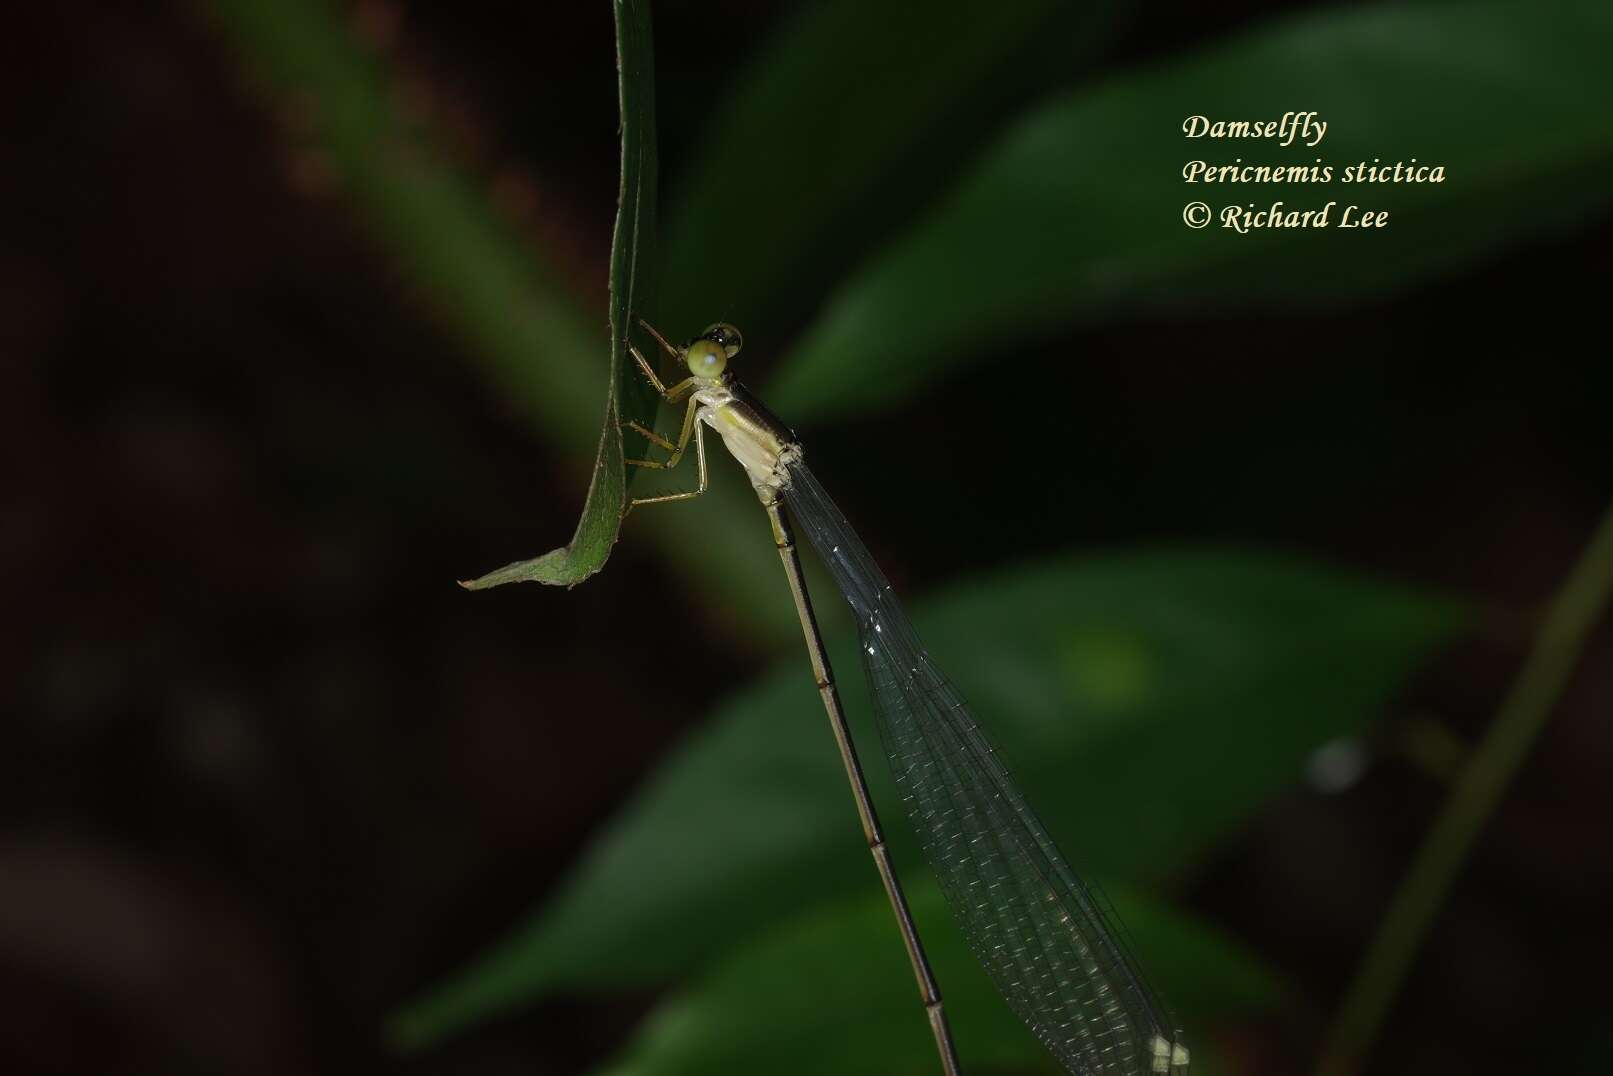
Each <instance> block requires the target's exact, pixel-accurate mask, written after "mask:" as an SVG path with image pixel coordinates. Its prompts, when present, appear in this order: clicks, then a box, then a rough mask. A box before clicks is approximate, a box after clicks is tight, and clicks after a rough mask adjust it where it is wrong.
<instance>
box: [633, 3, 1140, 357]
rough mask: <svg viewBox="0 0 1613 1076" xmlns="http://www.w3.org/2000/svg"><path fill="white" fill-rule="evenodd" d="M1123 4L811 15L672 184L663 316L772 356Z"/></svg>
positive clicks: (1078, 62) (754, 66) (736, 98)
mask: <svg viewBox="0 0 1613 1076" xmlns="http://www.w3.org/2000/svg"><path fill="white" fill-rule="evenodd" d="M1124 6H1125V5H1121V4H1119V3H1118V2H1115V0H1105V2H1101V3H1083V4H1076V5H1071V4H1068V3H1063V2H1061V0H1001V2H998V3H991V4H960V5H952V6H950V7H944V6H943V7H927V8H925V9H924V11H923V13H922V14H921V15H915V13H914V9H913V8H912V7H911V6H910V5H906V4H895V3H889V2H883V3H869V2H868V0H829V2H826V3H817V4H809V5H806V6H805V7H803V8H802V10H801V12H800V13H799V15H797V16H796V17H795V18H793V19H792V20H790V21H789V22H787V23H786V24H785V25H784V27H783V29H781V30H780V32H778V33H777V34H776V35H775V36H774V38H773V39H772V41H770V42H769V43H768V45H767V46H766V48H765V49H764V50H762V51H761V53H760V54H759V55H758V56H757V57H756V58H755V60H754V62H752V63H751V64H750V65H749V66H748V67H747V69H746V70H745V72H744V73H743V75H741V77H740V78H739V79H738V80H737V83H736V85H735V86H734V88H733V90H732V91H731V92H730V93H729V94H728V96H727V98H726V101H725V103H724V104H723V105H722V107H721V108H720V109H719V110H718V112H717V114H716V116H715V117H714V119H713V120H712V122H711V123H710V125H709V130H708V131H706V132H704V133H703V134H702V136H701V139H700V143H699V146H698V151H697V152H695V153H693V154H691V157H690V164H689V168H688V171H687V173H686V174H685V175H684V176H683V177H682V180H681V182H679V183H678V184H677V188H676V192H675V197H674V198H673V199H672V201H671V203H670V208H669V211H668V213H667V243H666V253H667V259H666V266H667V270H668V271H667V273H666V274H665V277H664V279H665V284H664V288H663V292H664V294H663V299H664V300H665V301H664V302H663V304H662V307H661V309H662V312H663V314H662V316H663V317H665V318H666V319H667V320H668V321H669V322H672V323H680V322H685V321H687V322H689V323H690V324H692V325H703V324H705V323H707V322H710V321H714V320H716V319H717V318H718V317H722V318H724V319H726V320H731V321H736V322H739V323H740V325H741V327H743V328H744V329H746V331H747V332H748V333H750V334H751V336H752V338H753V339H756V340H761V339H763V334H764V333H770V332H772V331H773V330H775V329H776V328H777V327H779V325H780V324H781V323H782V322H784V321H787V320H788V319H789V317H790V316H791V315H795V316H799V314H800V313H804V312H805V310H806V309H807V308H809V305H810V304H811V303H813V302H815V301H816V300H817V298H818V296H820V295H821V294H822V291H823V289H825V288H827V287H828V286H829V285H830V284H831V283H832V282H833V281H834V280H836V279H838V278H839V277H840V276H841V275H842V274H843V273H845V272H846V271H848V270H849V269H850V268H852V266H854V265H855V264H856V261H857V260H858V259H860V258H861V257H862V256H863V255H864V254H866V252H867V251H868V250H870V249H877V248H878V246H879V245H880V244H881V243H882V242H883V241H884V240H885V239H886V238H887V237H889V236H890V235H892V234H893V233H894V232H895V230H896V229H898V228H900V227H901V226H902V225H903V224H905V223H906V222H907V221H908V220H910V219H911V218H912V217H913V215H914V214H916V213H918V212H920V211H921V210H922V209H923V208H924V206H925V205H926V204H927V203H928V202H929V201H930V199H931V198H933V197H934V195H935V194H936V193H938V192H939V191H940V190H942V189H944V188H945V186H946V184H947V183H948V181H949V180H950V179H951V178H952V177H953V176H954V175H955V174H956V172H957V171H958V169H959V168H961V167H963V166H964V165H965V164H966V163H967V162H968V161H969V160H970V159H971V158H972V156H973V153H974V152H975V150H976V149H977V148H978V145H979V144H980V142H981V141H982V140H983V139H986V138H988V137H990V135H991V132H992V130H993V128H994V127H995V126H996V124H997V123H999V122H1000V121H1001V119H1002V117H1003V116H1004V115H1005V114H1008V113H1009V112H1011V111H1012V110H1013V109H1015V108H1017V107H1019V105H1020V103H1021V102H1022V101H1023V100H1024V99H1026V98H1027V97H1028V96H1029V95H1031V94H1032V93H1035V92H1039V91H1044V90H1045V88H1046V87H1047V86H1048V85H1049V84H1052V83H1055V82H1059V81H1063V80H1067V79H1069V78H1071V77H1072V76H1073V75H1074V74H1075V73H1077V72H1079V71H1080V69H1081V66H1082V62H1083V61H1084V59H1085V58H1086V56H1088V55H1089V54H1090V53H1091V52H1093V51H1095V50H1096V49H1097V48H1099V47H1101V45H1102V44H1103V43H1104V42H1106V41H1107V40H1109V39H1110V38H1111V37H1112V36H1113V33H1114V29H1113V24H1114V23H1115V22H1116V21H1117V20H1116V18H1115V14H1114V12H1115V9H1117V8H1121V7H1124ZM725 59H726V57H722V56H718V57H715V60H716V62H718V63H721V62H723V61H724V60H725ZM714 253H715V254H716V255H717V257H713V254H714Z"/></svg>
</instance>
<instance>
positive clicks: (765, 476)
mask: <svg viewBox="0 0 1613 1076" xmlns="http://www.w3.org/2000/svg"><path fill="white" fill-rule="evenodd" d="M639 324H641V325H643V326H644V329H645V331H647V332H648V333H649V334H650V335H651V336H653V337H654V338H655V340H656V342H657V343H658V344H660V346H661V347H662V348H663V349H664V350H665V351H666V352H667V354H669V355H671V356H672V357H673V358H674V359H676V360H677V361H678V362H679V363H680V364H681V365H682V366H683V367H684V368H685V369H687V371H688V376H687V377H685V378H684V379H683V380H681V381H678V382H677V383H676V384H674V385H673V386H672V387H671V388H667V387H666V386H665V385H664V384H662V382H661V379H660V378H659V377H657V376H656V373H655V370H654V368H653V367H652V366H651V365H650V363H649V362H648V361H647V360H646V359H645V358H644V355H643V354H642V353H641V352H640V351H639V350H638V349H637V348H635V347H632V345H629V348H630V349H631V351H632V354H633V358H634V359H636V360H637V361H638V365H639V367H640V368H641V369H642V370H643V372H644V376H645V377H646V378H648V379H649V381H650V384H652V385H653V386H654V387H655V390H656V392H658V393H660V395H661V397H662V398H663V399H665V400H666V401H667V402H668V403H673V404H676V403H680V402H683V401H684V400H687V404H686V405H685V409H684V413H683V426H682V428H681V431H680V433H679V434H678V439H677V440H676V441H675V442H674V441H672V440H669V439H667V438H665V437H662V436H661V435H659V434H657V433H656V432H655V431H653V430H650V429H646V428H645V427H644V426H642V425H640V424H638V423H636V422H629V423H627V424H626V425H627V426H629V427H631V428H632V429H634V430H636V431H637V432H639V433H640V434H642V435H643V436H644V437H646V438H648V439H649V440H650V441H651V442H652V443H653V444H656V445H659V446H660V447H661V448H663V449H665V450H666V451H667V452H668V456H667V458H666V459H664V460H659V461H657V460H630V461H628V462H629V463H631V464H633V465H635V466H638V467H650V468H656V469H663V470H664V469H667V468H671V467H675V466H677V464H678V462H679V461H680V460H681V459H682V458H683V455H684V452H685V450H686V449H687V448H688V446H689V441H690V439H691V437H692V438H693V440H694V447H695V457H696V459H697V460H698V463H699V475H700V479H699V485H698V487H697V488H695V489H692V490H686V491H683V492H680V493H667V494H662V495H661V496H658V497H642V498H636V499H634V500H633V501H632V502H631V503H632V505H639V504H649V503H655V502H665V501H677V500H687V499H689V498H691V497H698V496H699V495H700V494H702V493H704V492H705V491H706V484H707V471H706V445H705V439H704V430H705V427H707V426H710V427H711V428H712V429H713V430H715V431H716V432H717V434H718V435H719V436H721V437H722V441H723V446H724V447H725V448H727V449H728V451H729V452H730V453H731V454H732V455H733V456H734V458H735V459H737V460H738V461H739V462H740V464H741V465H742V466H743V467H744V468H745V472H746V474H747V475H748V476H749V478H750V481H751V485H752V487H753V488H754V489H755V490H756V495H757V497H758V498H759V499H760V500H761V502H762V508H763V509H764V510H766V512H767V518H768V520H769V521H770V522H771V523H772V527H773V541H774V543H775V544H776V545H777V546H778V551H779V557H780V558H781V559H782V560H783V562H784V573H785V576H786V578H787V580H788V582H789V585H790V593H791V594H792V595H793V596H794V598H795V607H796V611H797V612H798V613H799V614H800V617H801V629H802V631H803V632H804V634H805V636H806V646H807V655H808V657H809V658H810V659H811V662H812V672H813V676H814V677H815V678H816V680H817V685H818V693H819V695H820V696H821V697H822V699H823V706H824V709H825V710H826V711H828V714H829V723H830V726H831V727H832V729H833V731H834V736H835V741H836V743H837V744H838V745H839V747H840V757H841V760H842V761H843V762H844V763H845V767H846V776H847V778H848V779H849V780H850V781H851V791H852V796H853V798H854V799H855V800H856V804H857V813H858V815H859V816H860V818H861V819H862V827H863V836H864V837H866V838H867V841H868V847H869V849H870V850H871V851H872V852H873V855H874V863H875V865H876V866H877V867H878V869H879V876H880V879H881V881H883V882H884V885H885V892H886V895H887V896H889V897H890V902H891V908H892V910H893V911H894V912H895V913H896V922H897V926H898V927H899V928H900V930H901V934H902V940H903V942H904V943H905V944H906V946H907V955H908V958H909V960H911V962H912V965H913V973H914V975H915V976H916V977H917V978H918V985H919V992H920V994H921V995H922V996H923V1000H924V1007H925V1009H926V1011H927V1013H928V1015H929V1020H930V1028H931V1030H932V1031H933V1033H934V1035H935V1044H936V1048H937V1050H938V1051H939V1052H940V1055H941V1067H942V1069H943V1070H944V1071H945V1073H946V1074H947V1076H956V1074H957V1073H958V1072H959V1071H960V1070H959V1066H958V1057H957V1051H956V1049H955V1048H954V1046H953V1042H952V1032H951V1030H950V1028H949V1027H948V1025H947V1018H946V1012H945V1010H944V1009H943V1008H942V1005H941V990H940V988H939V987H938V986H937V985H936V981H935V975H934V973H933V972H932V971H931V969H930V963H929V959H928V957H926V956H925V953H924V946H923V944H922V943H921V942H920V940H919V935H918V929H917V927H916V926H915V925H914V922H913V917H912V915H911V914H910V912H909V910H908V906H907V900H906V898H905V897H904V896H903V894H902V885H901V882H900V880H898V878H897V876H896V872H895V870H894V869H893V868H892V866H891V861H890V855H889V852H888V851H887V849H886V847H885V838H884V834H883V833H882V831H881V830H880V826H879V817H878V814H877V813H876V812H875V810H874V804H873V801H872V800H871V799H870V798H869V794H868V785H867V782H866V781H865V779H864V777H863V772H862V767H861V765H860V763H859V762H858V760H857V750H856V747H855V746H854V745H853V743H852V739H851V730H850V728H849V727H848V726H847V724H846V718H845V714H844V712H843V711H842V709H841V706H840V695H839V693H838V692H837V691H836V690H835V684H834V674H833V672H832V670H831V669H830V667H829V659H828V656H827V654H826V653H825V652H824V648H823V640H822V638H821V637H820V635H819V633H818V625H817V620H816V618H815V617H814V615H813V612H812V600H811V598H810V596H809V595H808V594H807V589H806V582H805V579H804V578H803V576H802V573H801V561H800V558H799V556H798V555H797V553H796V549H795V539H794V535H793V531H792V529H791V526H790V518H792V517H793V519H794V520H795V522H796V524H797V525H799V526H800V528H801V530H802V531H804V532H805V534H806V536H807V540H808V541H809V542H810V543H811V545H812V548H813V549H814V550H815V551H816V553H817V554H818V557H819V558H820V559H821V560H822V561H823V563H824V566H825V567H826V568H827V569H828V570H829V574H830V576H831V577H833V579H834V581H835V584H836V585H837V586H838V587H839V588H840V594H841V596H842V597H843V598H845V600H846V603H847V604H848V605H849V606H851V611H852V613H853V615H854V616H855V617H856V621H857V632H858V640H859V643H860V648H861V651H862V661H863V668H864V671H865V672H866V673H867V674H868V683H869V687H870V690H871V692H872V695H873V698H874V709H875V713H876V716H877V718H878V724H879V731H880V739H881V742H882V743H883V745H884V748H885V755H886V757H887V758H888V759H889V761H890V765H891V770H892V772H893V773H894V774H895V776H896V782H897V786H898V787H899V788H900V790H901V794H902V799H903V802H904V803H905V805H906V807H907V814H908V817H909V819H910V820H911V821H912V823H913V828H914V829H915V830H916V831H917V833H918V838H919V843H920V844H921V845H922V846H923V848H924V853H925V856H926V857H927V858H928V859H929V862H930V865H931V867H933V868H934V869H935V873H936V876H937V877H938V878H939V880H940V883H941V890H942V892H943V893H944V894H945V896H946V900H947V903H948V905H949V906H950V907H951V908H952V911H953V913H954V914H955V915H956V917H957V919H958V923H959V926H960V927H961V928H962V930H963V933H964V936H965V937H966V938H967V940H968V942H969V947H970V948H971V949H972V950H973V951H974V954H975V956H976V957H978V958H979V960H980V963H981V964H982V965H983V966H984V967H985V969H986V971H987V972H988V973H989V974H990V976H991V978H992V981H993V982H994V983H995V984H996V986H997V989H998V991H999V992H1001V994H1002V995H1003V997H1004V998H1005V999H1006V1000H1007V1001H1008V1004H1009V1006H1010V1007H1012V1008H1013V1010H1014V1011H1015V1012H1016V1013H1017V1014H1018V1015H1019V1017H1020V1019H1022V1020H1024V1021H1025V1023H1026V1025H1027V1026H1028V1027H1029V1028H1030V1029H1031V1031H1032V1032H1033V1033H1034V1034H1035V1035H1036V1037H1037V1038H1038V1039H1040V1040H1041V1041H1042V1043H1043V1045H1045V1046H1046V1047H1047V1049H1048V1050H1049V1051H1050V1052H1051V1053H1052V1054H1053V1056H1054V1057H1055V1058H1057V1059H1058V1061H1059V1062H1060V1063H1061V1064H1062V1065H1063V1066H1064V1067H1065V1068H1066V1069H1068V1070H1069V1071H1070V1072H1073V1073H1077V1074H1079V1076H1100V1074H1101V1076H1110V1074H1122V1073H1124V1074H1129V1076H1153V1074H1168V1076H1183V1074H1184V1073H1186V1071H1187V1065H1188V1051H1187V1047H1186V1046H1185V1045H1183V1043H1182V1038H1181V1035H1180V1033H1179V1032H1178V1031H1177V1030H1176V1028H1175V1025H1174V1023H1173V1022H1172V1020H1171V1018H1170V1016H1169V1015H1168V1014H1167V1012H1166V1011H1165V1008H1164V1006H1163V1005H1162V1004H1161V1003H1160V1000H1159V998H1158V997H1157V996H1156V995H1155V993H1154V991H1153V989H1152V988H1151V987H1150V986H1149V985H1148V982H1147V980H1146V978H1145V977H1144V976H1143V973H1142V969H1141V968H1140V966H1139V965H1138V962H1137V959H1136V957H1135V955H1134V954H1133V953H1132V951H1131V947H1130V946H1129V945H1128V944H1127V942H1126V940H1125V934H1124V932H1123V930H1122V929H1121V928H1120V926H1119V924H1118V920H1117V919H1116V917H1115V914H1114V910H1113V909H1112V908H1111V907H1110V905H1109V903H1108V901H1107V900H1106V899H1105V898H1104V897H1103V895H1102V893H1101V892H1100V891H1099V890H1098V889H1097V888H1096V887H1095V886H1092V885H1089V884H1088V883H1087V882H1085V881H1083V880H1082V879H1081V877H1080V876H1079V875H1077V874H1076V873H1075V871H1073V870H1072V869H1071V868H1070V866H1069V864H1068V863H1066V862H1065V860H1064V857H1063V856H1062V855H1061V854H1060V853H1059V850H1058V848H1057V847H1055V846H1054V844H1053V839H1052V838H1051V837H1050V836H1048V833H1047V830H1046V829H1045V828H1044V827H1043V825H1042V823H1041V822H1040V821H1039V820H1038V819H1037V817H1036V815H1035V814H1033V813H1032V812H1031V809H1030V807H1029V805H1028V804H1026V802H1025V798H1024V796H1023V795H1022V794H1021V793H1020V791H1019V789H1018V787H1016V786H1015V784H1014V782H1013V779H1012V778H1011V777H1010V776H1009V773H1008V770H1007V768H1006V767H1004V765H1003V764H1002V762H1001V761H1000V760H999V759H998V757H997V753H996V751H995V750H994V749H993V748H992V746H991V743H990V741H989V740H987V739H986V737H985V735H984V734H983V733H982V732H981V731H980V728H979V726H978V725H977V724H976V722H975V718H974V714H973V712H972V711H971V710H970V709H969V705H968V704H967V703H966V702H964V700H963V697H962V696H961V695H960V694H959V693H958V691H957V689H956V688H954V687H953V686H952V684H951V682H950V681H948V680H947V678H946V676H945V675H943V674H942V672H941V670H940V669H938V668H937V667H936V665H935V662H934V661H933V660H932V659H931V658H930V655H929V654H928V653H927V652H926V651H925V649H924V647H923V645H922V644H921V643H920V642H919V638H918V635H917V634H916V633H915V632H914V630H913V627H912V625H911V624H910V623H909V622H908V619H907V615H906V614H905V613H904V612H903V611H902V607H901V605H900V604H898V603H897V601H896V596H895V595H894V594H893V593H892V591H891V586H890V583H888V582H887V581H886V579H885V576H884V574H883V573H881V572H880V570H879V566H878V565H876V564H875V563H874V560H873V557H872V556H870V555H869V553H868V550H867V549H866V548H864V547H863V544H862V542H861V541H860V540H859V539H858V537H857V534H856V532H855V531H853V530H852V529H851V525H850V524H849V523H847V522H846V517H845V516H844V515H842V514H841V512H840V510H839V509H838V508H836V507H835V505H834V502H833V501H831V500H830V499H829V496H828V494H827V493H825V492H824V490H823V487H822V486H820V485H819V484H818V480H817V479H816V478H814V477H813V475H812V472H811V471H809V470H807V467H806V463H805V460H804V458H803V453H802V449H801V444H800V442H799V441H798V440H797V439H796V436H795V434H794V433H793V432H791V430H790V429H789V427H787V426H785V425H784V424H783V423H782V422H780V421H779V420H778V418H777V417H775V416H774V415H773V414H772V413H771V412H770V411H768V410H767V408H765V407H763V406H762V404H761V402H760V401H758V400H757V399H756V397H754V396H753V395H751V394H750V393H749V392H748V391H747V390H746V389H745V387H744V386H743V385H741V384H740V383H739V381H738V380H737V379H735V377H734V375H733V374H732V373H731V372H730V371H729V370H728V360H729V359H732V358H733V357H734V356H735V355H736V354H738V353H739V349H740V345H741V342H742V341H741V337H740V334H739V330H738V329H736V328H734V327H733V326H732V325H727V324H717V325H712V326H711V327H709V328H707V329H706V330H705V331H704V332H702V333H701V334H700V335H699V336H696V337H695V338H694V339H693V340H691V341H689V343H688V344H686V345H685V346H683V347H675V346H673V345H672V344H671V343H669V342H668V341H667V340H666V338H665V337H663V336H662V335H661V334H660V333H659V332H656V330H655V329H653V328H652V327H651V326H650V325H649V324H647V323H645V322H643V321H640V323H639ZM785 509H788V511H789V516H786V515H785Z"/></svg>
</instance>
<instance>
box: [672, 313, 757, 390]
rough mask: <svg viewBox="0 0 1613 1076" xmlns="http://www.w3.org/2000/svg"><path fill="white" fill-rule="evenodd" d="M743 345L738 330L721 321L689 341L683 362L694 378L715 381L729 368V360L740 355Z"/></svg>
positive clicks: (709, 326) (707, 327)
mask: <svg viewBox="0 0 1613 1076" xmlns="http://www.w3.org/2000/svg"><path fill="white" fill-rule="evenodd" d="M743 343H744V337H742V336H740V335H739V330H738V329H736V328H734V327H733V326H732V325H729V324H728V323H726V322H721V321H719V322H718V323H717V324H715V325H708V326H706V329H705V331H704V332H702V333H701V334H700V335H699V336H697V337H695V338H694V339H693V340H690V341H689V346H688V347H686V348H684V349H683V361H684V362H685V363H686V364H687V365H688V367H689V372H690V373H691V374H693V375H694V376H696V377H703V378H710V379H712V380H715V379H717V378H719V377H721V376H722V374H723V371H724V370H725V369H727V368H728V360H729V359H731V358H733V357H734V356H735V355H738V354H739V348H740V345H741V344H743Z"/></svg>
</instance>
